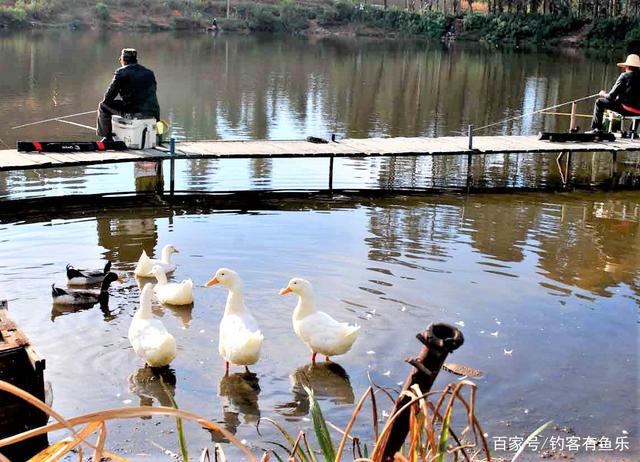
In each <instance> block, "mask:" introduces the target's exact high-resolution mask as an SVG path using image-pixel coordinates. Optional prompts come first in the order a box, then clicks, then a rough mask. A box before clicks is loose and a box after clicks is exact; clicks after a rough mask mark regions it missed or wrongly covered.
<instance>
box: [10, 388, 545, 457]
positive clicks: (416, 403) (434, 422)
mask: <svg viewBox="0 0 640 462" xmlns="http://www.w3.org/2000/svg"><path fill="white" fill-rule="evenodd" d="M0 390H1V391H5V392H8V393H11V394H13V395H15V396H17V397H19V398H22V399H24V400H25V401H27V402H29V403H30V404H31V405H33V406H36V407H37V408H38V409H40V410H42V411H43V412H45V413H46V414H48V415H49V416H50V417H51V418H53V419H54V420H55V422H54V423H51V424H48V425H45V426H42V427H39V428H36V429H33V430H29V431H25V432H23V433H20V434H18V435H14V436H11V437H8V438H4V439H1V440H0V453H1V452H2V447H5V446H7V445H9V444H12V443H17V442H20V441H24V440H28V439H29V438H33V437H35V436H38V435H42V434H44V433H48V432H52V431H56V430H62V429H66V430H68V431H69V433H70V436H69V437H67V438H64V439H63V440H61V441H58V442H56V443H53V444H51V445H50V446H49V447H48V448H46V449H45V450H43V451H42V452H40V453H38V454H37V455H36V456H34V457H33V458H31V459H30V461H31V462H45V461H47V462H50V461H57V460H60V459H61V458H62V457H64V456H68V455H69V454H70V453H71V452H72V451H73V452H75V453H76V454H77V457H78V460H79V461H82V460H84V459H83V457H84V454H85V451H88V452H87V454H91V456H92V459H91V460H93V461H100V460H105V459H106V460H114V461H116V462H121V461H127V459H126V458H125V457H122V456H120V455H117V454H114V453H112V452H109V451H108V450H107V449H106V446H107V441H106V435H107V423H108V422H110V421H112V420H118V419H134V418H140V417H144V416H167V417H173V418H176V419H177V426H178V442H179V446H180V456H177V457H178V458H179V459H181V460H183V461H188V460H193V459H190V457H189V454H188V449H187V444H186V439H185V435H184V432H183V430H182V419H186V420H189V421H192V422H194V423H196V424H198V425H200V426H202V427H203V428H206V429H208V430H210V431H214V432H217V433H219V434H221V435H222V436H224V437H225V438H226V439H227V440H228V441H230V442H231V444H233V445H234V446H235V447H236V448H238V449H239V450H240V451H241V452H242V453H243V454H244V456H245V457H246V459H247V460H249V461H252V462H256V461H257V460H260V461H261V462H264V461H268V460H269V459H270V458H271V457H273V458H275V459H277V460H278V461H281V462H284V461H285V460H286V461H287V462H319V461H320V460H323V461H324V462H340V461H341V460H342V459H343V458H344V459H348V458H349V457H351V458H352V460H356V461H361V462H369V461H371V462H383V461H384V457H383V451H384V448H385V445H386V444H387V442H388V441H387V439H388V437H389V434H390V430H391V429H392V427H393V425H394V422H395V421H396V419H397V417H398V415H400V413H403V412H409V413H410V428H409V433H408V436H407V439H406V441H405V443H404V447H403V451H402V452H399V453H397V454H395V457H394V460H395V461H399V462H443V461H445V460H454V461H457V460H460V461H467V462H480V461H485V460H486V461H490V460H491V455H490V451H489V447H488V445H487V441H486V439H485V437H484V433H483V431H482V428H481V426H480V423H479V422H478V419H477V418H476V416H475V396H476V385H475V384H474V383H473V382H471V381H468V380H463V381H460V382H458V383H456V384H450V385H448V386H447V387H446V388H445V389H444V390H440V391H431V392H428V393H423V392H422V391H421V390H420V389H419V388H418V387H417V386H414V387H413V388H412V389H411V390H410V391H405V392H404V393H405V394H407V395H408V397H409V398H410V401H409V402H408V403H407V404H406V405H405V406H404V407H403V408H402V409H401V410H400V411H399V412H398V413H396V414H394V415H392V416H390V417H389V418H388V420H387V422H386V424H385V425H384V427H383V428H382V429H381V430H380V429H379V428H378V404H377V396H378V395H379V394H381V393H382V394H383V395H384V396H385V397H386V398H388V399H390V400H391V402H394V398H393V396H392V395H391V393H390V392H389V390H387V389H385V388H381V387H378V386H376V385H372V386H371V387H369V388H368V389H367V390H366V391H365V393H364V394H363V395H362V397H361V398H360V400H359V401H358V403H357V405H356V406H355V409H354V411H353V413H352V415H351V418H350V419H349V422H348V424H347V426H346V427H345V428H344V429H341V428H338V427H337V426H335V425H333V424H331V423H330V422H327V421H326V420H325V418H324V416H323V414H322V410H321V409H320V406H319V405H318V402H317V400H316V399H315V397H314V394H313V391H312V390H311V389H309V388H306V390H307V393H308V394H309V400H310V409H311V417H312V421H313V429H314V433H315V435H314V436H315V440H316V441H317V445H318V447H317V448H313V447H312V445H311V443H310V441H309V440H310V438H309V435H307V434H306V433H305V432H304V431H300V432H299V433H298V434H297V435H296V437H295V438H294V437H293V436H292V435H291V434H290V433H289V432H287V430H286V429H285V428H284V427H283V426H281V425H280V424H278V423H277V422H275V421H274V420H272V419H267V418H264V419H262V420H264V421H267V422H269V423H271V424H272V425H273V426H275V427H276V428H277V429H278V431H279V432H280V433H281V435H282V436H283V438H284V442H283V443H273V445H274V447H275V449H274V450H272V451H267V452H263V451H260V452H261V454H259V455H258V456H256V455H255V454H253V452H252V451H251V450H250V449H249V448H248V447H247V446H246V445H244V444H242V443H241V442H240V441H239V440H238V439H237V438H236V437H235V436H234V435H232V434H231V433H229V432H228V431H227V430H225V429H224V428H222V427H220V426H219V425H217V424H215V423H213V422H211V421H209V420H207V419H204V418H202V417H200V416H198V415H196V414H193V413H190V412H186V411H183V410H180V409H178V408H177V406H176V405H175V402H173V401H172V404H173V405H174V407H173V408H171V407H127V408H121V409H107V410H104V411H98V412H93V413H90V414H84V415H80V416H77V417H73V418H70V419H65V418H64V417H63V416H61V415H60V414H58V413H57V412H56V411H55V410H53V409H52V408H51V407H49V406H47V405H46V404H45V403H44V402H42V401H40V400H39V399H37V398H35V397H34V396H32V395H30V394H29V393H26V392H25V391H23V390H21V389H19V388H17V387H15V386H13V385H11V384H9V383H7V382H3V381H0ZM465 392H466V397H465V396H464V395H465ZM367 401H370V404H371V409H372V414H371V416H370V418H371V421H372V431H373V443H372V444H371V446H369V445H368V444H366V443H364V442H363V440H362V439H361V438H359V437H358V436H356V435H353V434H352V428H353V425H354V423H355V422H356V420H357V419H358V417H360V412H361V410H362V408H363V405H364V404H365V402H367ZM454 422H455V423H456V424H457V425H459V426H464V428H463V429H462V430H461V431H460V432H459V433H457V432H455V431H454V429H453V427H454V426H455V425H454ZM549 423H550V422H549ZM549 423H547V424H545V425H544V426H542V427H540V428H539V429H538V430H536V432H534V433H533V434H532V435H530V436H529V438H533V437H534V436H536V435H537V434H539V433H540V432H541V431H542V430H544V428H546V426H547V425H548V424H549ZM329 428H331V429H333V430H334V432H335V434H337V435H338V438H336V439H335V440H334V438H333V437H332V436H331V433H330V431H329ZM336 441H337V445H336ZM524 446H526V445H524ZM347 448H348V449H347ZM347 452H350V453H351V454H350V456H347V455H345V453H347ZM519 455H520V454H516V455H515V457H514V458H513V459H512V460H515V459H517V458H518V456H519ZM8 460H9V459H7V458H6V457H4V456H2V455H1V454H0V462H5V461H8ZM199 460H200V461H201V462H204V461H210V460H216V461H226V460H227V458H226V456H225V454H224V451H223V450H222V447H221V446H220V445H218V444H216V445H215V447H214V449H213V454H212V455H210V454H209V450H208V449H205V450H204V451H203V452H202V454H200V456H199Z"/></svg>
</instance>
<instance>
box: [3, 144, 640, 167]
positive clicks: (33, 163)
mask: <svg viewBox="0 0 640 462" xmlns="http://www.w3.org/2000/svg"><path fill="white" fill-rule="evenodd" d="M472 147H473V149H469V139H468V138H467V137H466V136H452V137H440V138H368V139H342V140H339V141H336V142H329V143H326V144H324V143H323V144H316V143H311V142H308V141H306V140H301V141H277V140H266V141H191V142H181V143H178V144H177V146H176V152H175V154H173V155H172V154H171V153H170V152H169V151H168V150H167V149H165V148H157V149H146V150H140V151H136V150H130V151H124V152H113V151H107V152H105V151H102V152H77V153H35V152H34V153H21V152H18V151H16V150H0V171H12V170H26V169H38V168H60V167H71V166H79V165H91V164H105V163H120V162H137V161H152V160H154V161H155V160H169V159H202V158H212V159H213V158H215V159H226V158H235V159H237V158H245V159H246V158H292V157H316V158H332V157H379V156H422V155H433V156H437V155H452V154H458V155H460V154H467V155H485V154H517V153H552V152H605V153H607V152H608V153H614V154H615V153H618V152H625V151H640V140H630V139H617V140H616V141H613V142H581V143H577V142H569V143H558V142H549V141H541V140H539V139H538V137H537V136H477V137H474V138H473V146H472Z"/></svg>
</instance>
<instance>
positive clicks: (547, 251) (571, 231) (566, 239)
mask: <svg viewBox="0 0 640 462" xmlns="http://www.w3.org/2000/svg"><path fill="white" fill-rule="evenodd" d="M627 207H629V208H631V209H632V210H633V208H634V206H633V205H632V204H623V205H622V206H620V205H615V204H613V203H609V204H607V203H605V204H602V205H598V204H597V203H596V204H594V203H590V204H589V205H583V204H577V205H572V204H561V205H560V210H559V214H560V216H558V217H556V220H555V223H554V225H555V229H553V232H552V233H541V232H540V233H539V235H537V236H535V238H536V239H538V240H539V241H540V243H541V244H540V247H541V248H542V249H543V252H541V255H540V259H539V262H538V266H539V267H540V268H541V269H543V270H544V271H545V272H546V273H545V276H546V277H548V278H549V279H553V280H554V281H558V282H561V283H563V284H567V285H570V286H576V287H580V288H581V289H584V290H588V291H590V292H593V293H596V294H598V295H601V296H611V295H612V293H611V292H610V291H609V290H608V289H609V288H611V287H617V286H618V285H620V284H621V283H624V284H627V285H628V286H629V287H631V288H632V290H634V291H635V293H636V294H638V295H640V286H639V284H638V278H639V273H638V268H640V224H639V223H638V219H639V218H640V215H639V214H638V206H637V204H636V205H635V210H636V216H635V217H634V218H632V219H631V220H625V219H624V218H623V219H621V218H620V215H621V212H622V210H623V209H625V208H627Z"/></svg>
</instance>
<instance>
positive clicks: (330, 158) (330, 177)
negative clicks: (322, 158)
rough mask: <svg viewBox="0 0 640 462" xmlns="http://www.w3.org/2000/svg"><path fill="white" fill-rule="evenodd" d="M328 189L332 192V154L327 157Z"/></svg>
mask: <svg viewBox="0 0 640 462" xmlns="http://www.w3.org/2000/svg"><path fill="white" fill-rule="evenodd" d="M329 191H331V192H333V155H332V156H330V157H329Z"/></svg>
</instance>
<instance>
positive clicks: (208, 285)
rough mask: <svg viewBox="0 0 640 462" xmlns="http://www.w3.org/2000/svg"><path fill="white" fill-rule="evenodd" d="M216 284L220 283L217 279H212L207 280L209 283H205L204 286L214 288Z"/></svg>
mask: <svg viewBox="0 0 640 462" xmlns="http://www.w3.org/2000/svg"><path fill="white" fill-rule="evenodd" d="M216 284H220V281H218V278H213V279H209V281H207V283H206V284H205V285H204V286H205V287H211V286H215V285H216Z"/></svg>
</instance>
